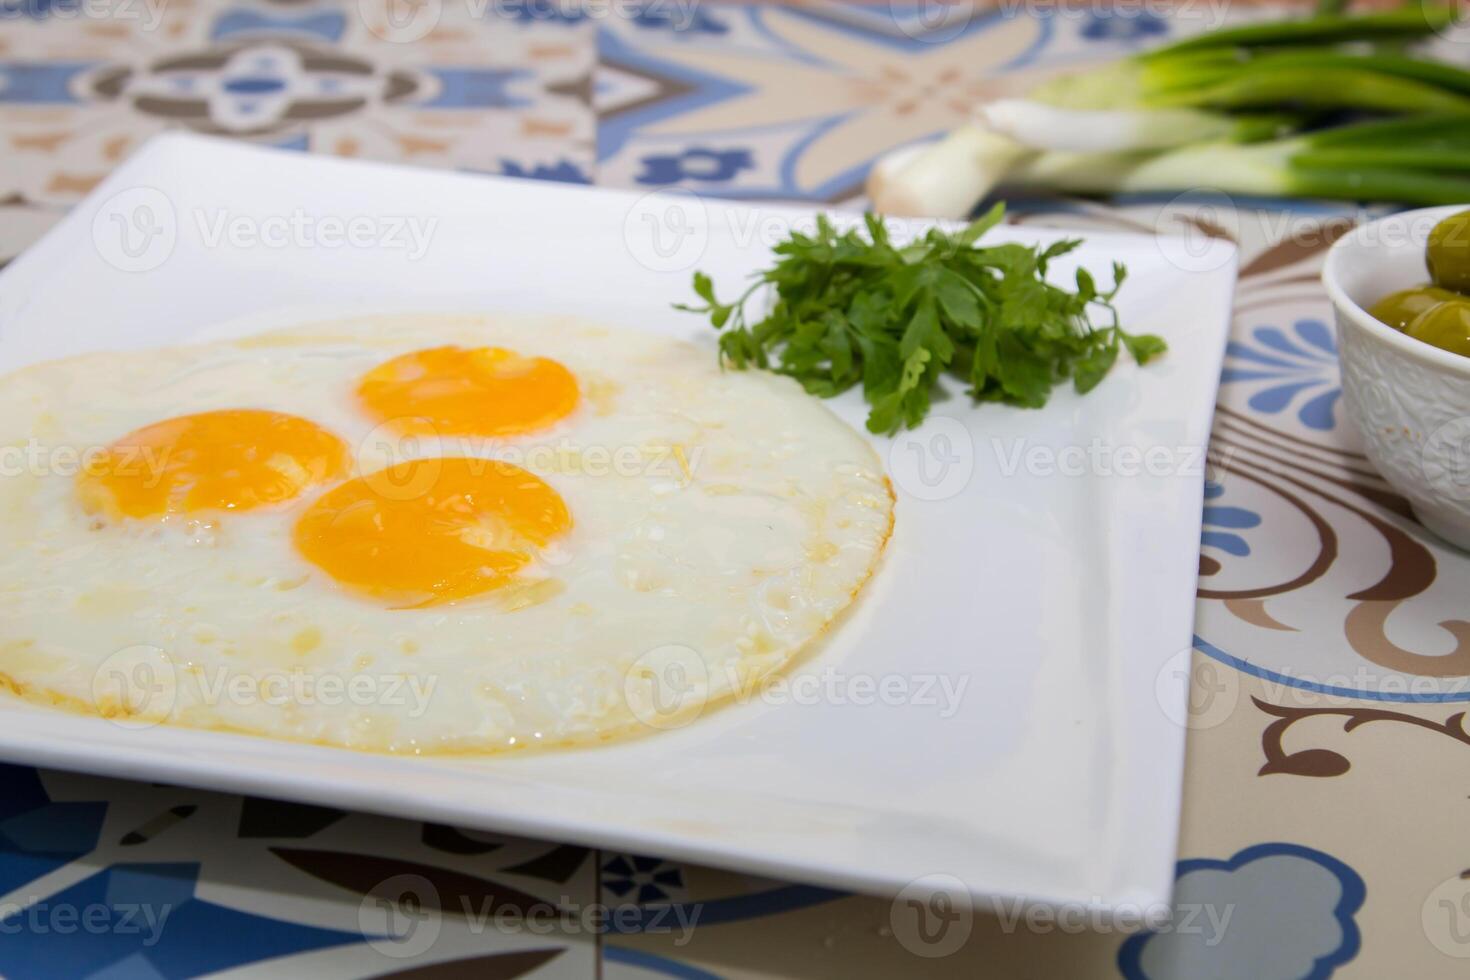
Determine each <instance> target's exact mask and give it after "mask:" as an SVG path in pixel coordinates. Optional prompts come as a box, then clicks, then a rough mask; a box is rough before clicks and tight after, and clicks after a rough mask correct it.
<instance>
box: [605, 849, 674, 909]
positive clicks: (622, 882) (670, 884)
mask: <svg viewBox="0 0 1470 980" xmlns="http://www.w3.org/2000/svg"><path fill="white" fill-rule="evenodd" d="M602 875H603V878H602V887H603V888H604V889H606V890H607V891H608V892H610V893H612V894H613V895H616V896H617V897H618V898H630V899H632V900H633V901H634V902H636V903H638V904H639V905H644V904H647V903H649V902H663V901H668V900H669V898H670V897H671V891H673V890H676V889H682V888H683V887H684V873H683V872H682V871H680V870H679V868H678V866H677V865H673V864H669V863H667V862H665V861H663V860H662V859H660V858H651V857H638V856H636V855H632V854H619V855H616V856H614V857H613V858H612V860H610V861H608V862H607V863H605V864H604V865H603V866H602Z"/></svg>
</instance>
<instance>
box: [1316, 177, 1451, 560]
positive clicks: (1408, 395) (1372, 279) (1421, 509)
mask: <svg viewBox="0 0 1470 980" xmlns="http://www.w3.org/2000/svg"><path fill="white" fill-rule="evenodd" d="M1461 215H1467V216H1470V212H1467V211H1466V206H1465V205H1459V206H1455V207H1442V208H1424V209H1420V210H1416V211H1405V212H1402V213H1400V214H1395V215H1390V216H1388V217H1386V218H1380V219H1379V220H1377V221H1373V222H1369V223H1368V224H1364V225H1361V226H1359V227H1358V228H1356V229H1354V230H1353V231H1351V232H1349V233H1348V234H1346V235H1344V236H1343V237H1342V238H1340V239H1338V241H1337V242H1336V243H1335V244H1334V245H1333V246H1332V249H1331V251H1329V252H1328V255H1327V262H1326V264H1325V266H1324V268H1323V272H1322V281H1323V284H1324V285H1325V286H1326V288H1327V293H1328V295H1329V297H1331V299H1332V305H1333V308H1334V310H1335V312H1336V319H1337V343H1338V359H1339V362H1340V364H1341V367H1342V387H1343V407H1344V410H1345V415H1346V417H1347V418H1348V420H1349V421H1350V422H1351V423H1352V424H1353V425H1354V426H1355V427H1356V428H1357V430H1358V432H1359V433H1360V434H1361V436H1362V441H1363V450H1364V452H1365V453H1366V454H1367V456H1368V459H1369V461H1370V462H1372V464H1373V465H1374V466H1375V467H1376V468H1377V469H1378V472H1380V473H1381V474H1383V477H1384V479H1386V480H1387V481H1388V482H1389V483H1390V484H1392V485H1393V487H1394V489H1396V490H1397V491H1398V492H1399V493H1401V494H1402V495H1403V496H1404V497H1405V499H1407V500H1408V502H1409V505H1410V506H1411V507H1412V508H1413V509H1414V513H1415V515H1416V516H1417V517H1418V518H1419V520H1420V522H1421V523H1423V524H1424V526H1425V527H1427V528H1428V529H1429V530H1431V531H1433V532H1434V533H1435V534H1437V535H1439V536H1440V537H1441V538H1444V539H1445V540H1446V541H1449V542H1451V543H1453V544H1456V545H1458V546H1460V547H1461V548H1465V549H1467V550H1470V356H1466V354H1465V353H1458V352H1457V350H1458V348H1457V347H1456V344H1457V343H1459V342H1460V341H1461V340H1463V339H1464V335H1463V334H1457V333H1456V331H1457V329H1459V327H1460V326H1462V325H1463V324H1465V323H1467V322H1470V297H1465V296H1461V295H1459V294H1458V292H1457V291H1456V290H1453V289H1446V288H1445V286H1446V284H1447V283H1457V282H1458V280H1457V279H1455V278H1454V277H1453V276H1452V275H1450V271H1449V270H1450V269H1451V267H1452V266H1453V265H1454V261H1455V260H1454V258H1453V255H1454V254H1456V253H1452V252H1449V251H1445V250H1444V249H1440V250H1438V251H1437V252H1436V256H1437V261H1436V262H1435V273H1434V274H1435V275H1437V276H1440V277H1442V278H1437V279H1436V280H1435V281H1433V282H1432V283H1431V284H1430V285H1429V287H1428V288H1426V287H1425V286H1424V283H1425V280H1426V278H1427V275H1426V274H1427V273H1428V263H1429V260H1428V257H1427V254H1426V251H1427V246H1428V245H1429V242H1430V241H1431V239H1435V240H1437V241H1439V242H1440V243H1441V244H1444V243H1445V242H1446V241H1449V243H1450V245H1452V246H1453V245H1454V242H1453V240H1452V238H1453V236H1448V235H1443V234H1442V235H1440V236H1435V235H1433V232H1434V230H1435V229H1437V228H1439V227H1440V226H1441V224H1442V223H1443V222H1444V221H1445V219H1447V218H1453V219H1455V220H1456V221H1458V220H1460V216H1461ZM1451 227H1452V226H1451ZM1467 241H1470V240H1467ZM1446 260H1449V264H1448V265H1447V264H1446ZM1466 271H1467V272H1470V268H1467V270H1466ZM1406 291H1407V292H1406ZM1370 311H1372V312H1370ZM1375 314H1377V315H1375Z"/></svg>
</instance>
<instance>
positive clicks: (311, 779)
mask: <svg viewBox="0 0 1470 980" xmlns="http://www.w3.org/2000/svg"><path fill="white" fill-rule="evenodd" d="M811 217H812V216H811V214H810V213H809V212H806V211H797V210H789V209H783V208H768V207H754V208H753V207H748V206H743V205H733V204H725V203H721V202H718V201H711V200H706V201H701V200H699V199H696V198H694V197H692V196H689V195H682V196H681V195H671V196H653V197H648V196H645V197H641V198H640V197H638V196H636V195H632V194H624V193H617V192H612V191H603V190H591V189H586V188H579V187H570V186H563V185H557V184H550V183H537V182H529V181H514V180H504V179H494V178H486V177H478V176H466V175H456V174H446V173H435V172H430V171H423V170H413V169H406V168H395V167H389V166H382V165H375V164H364V163H356V162H347V161H342V160H336V159H328V158H323V157H309V156H302V155H297V154H294V153H282V152H276V151H269V150H260V149H253V148H246V147H241V146H238V145H234V144H230V143H225V142H216V141H211V140H205V139H200V138H196V137H183V136H167V137H162V138H159V139H157V140H155V141H153V142H152V143H150V144H148V146H147V147H145V148H144V149H143V150H142V151H141V152H139V153H138V154H137V155H136V156H134V157H133V158H132V159H131V160H129V161H128V162H126V163H125V164H124V165H123V166H122V167H120V168H119V169H118V170H117V171H116V172H115V173H114V174H113V175H112V176H111V177H110V178H109V179H108V180H107V181H106V182H104V183H103V184H102V185H101V186H100V187H99V188H98V189H97V190H96V191H95V192H94V193H93V194H92V195H91V196H90V197H88V198H87V199H86V201H84V202H83V203H81V204H80V205H78V206H77V207H76V209H75V210H74V211H72V213H71V214H70V215H69V216H68V217H67V218H66V219H65V220H64V221H63V222H62V223H61V224H60V225H59V226H58V227H57V228H56V229H55V230H54V231H52V233H51V234H50V235H48V236H47V237H46V238H45V239H44V240H43V241H41V242H40V243H39V244H37V245H36V246H35V247H34V248H32V249H31V250H30V251H29V252H28V253H27V254H25V255H23V256H22V257H21V258H20V259H19V260H17V261H16V262H15V263H14V264H13V265H12V266H11V267H10V268H9V269H7V270H6V271H5V272H4V274H3V275H0V368H3V369H5V370H10V369H13V368H16V367H19V366H22V365H24V364H29V363H33V362H36V361H40V360H46V359H50V358H55V357H62V356H66V355H69V354H74V353H79V352H83V351H92V350H99V349H116V348H136V347H147V346H155V345H161V344H169V343H177V342H181V341H186V340H191V339H198V338H200V337H202V336H205V335H206V334H213V333H217V332H218V331H217V330H214V329H205V328H207V327H210V325H214V324H218V323H220V322H221V321H229V320H235V321H237V322H236V323H235V324H234V325H233V326H232V327H230V328H228V330H229V331H237V330H240V329H246V328H249V329H254V328H262V327H268V326H286V325H290V324H291V323H294V322H300V321H302V320H304V319H310V318H313V317H317V316H320V317H330V316H336V315H340V314H344V313H352V312H361V311H362V310H364V309H392V310H403V309H405V308H419V309H443V308H446V307H449V308H455V309H460V310H465V309H480V310H496V309H513V310H521V311H544V312H552V313H578V314H583V315H590V316H593V317H595V318H598V319H601V320H604V321H608V322H612V323H622V324H626V325H629V326H633V327H637V328H641V329H648V330H656V331H660V332H663V333H668V334H672V335H678V336H686V337H693V338H695V339H697V340H698V341H699V342H701V343H703V344H706V345H707V346H709V348H710V356H711V357H714V356H715V353H714V340H715V335H714V332H713V331H712V330H711V329H710V328H709V326H708V325H707V323H705V322H704V321H702V320H700V319H698V318H696V317H694V316H691V315H689V314H684V313H678V312H675V311H673V310H672V309H671V308H670V304H671V303H672V302H675V301H682V300H686V299H688V298H690V289H689V274H690V271H691V270H692V269H693V268H695V267H698V268H702V269H706V270H708V271H710V272H711V273H712V274H713V275H714V277H715V280H716V283H717V286H719V287H720V288H721V291H722V292H723V293H727V294H728V293H732V292H733V291H734V289H735V288H736V287H737V286H738V285H739V283H740V282H741V280H743V279H744V278H745V277H746V276H747V275H749V273H750V272H752V271H753V270H754V269H756V268H758V267H760V266H762V265H764V264H765V263H767V262H768V261H769V258H770V254H769V251H768V246H769V243H770V241H771V240H772V239H771V238H770V237H769V236H770V235H771V234H773V233H776V234H777V235H778V236H779V235H780V234H783V233H784V231H785V230H786V229H787V228H789V227H790V226H791V224H792V223H793V222H797V223H802V222H806V223H809V222H810V221H811ZM241 229H244V230H243V231H242V230H241ZM354 229H356V230H355V231H354ZM415 229H417V230H415ZM993 234H994V239H995V240H1002V239H1008V238H1009V239H1016V240H1023V241H1050V240H1054V239H1055V238H1057V237H1060V236H1059V235H1058V234H1057V233H1055V232H1049V231H1041V230H1034V229H1024V228H1005V229H1001V230H998V231H997V232H995V233H993ZM1086 237H1087V242H1086V244H1085V245H1084V246H1083V247H1082V248H1081V249H1080V250H1079V251H1078V252H1076V253H1074V255H1073V256H1069V257H1068V261H1066V262H1058V263H1057V265H1056V269H1055V272H1056V275H1057V276H1058V277H1059V281H1060V279H1062V278H1067V279H1070V277H1071V273H1072V266H1073V265H1074V264H1075V263H1074V262H1073V261H1072V260H1074V259H1075V261H1076V262H1078V263H1080V264H1082V265H1085V266H1087V267H1089V268H1091V269H1093V270H1095V271H1097V272H1098V273H1099V275H1100V278H1101V279H1103V280H1106V279H1107V277H1108V275H1109V272H1108V270H1109V267H1110V264H1111V263H1112V261H1114V260H1119V261H1122V262H1124V263H1125V264H1126V265H1127V266H1128V270H1129V281H1128V284H1127V285H1126V286H1125V288H1124V290H1123V293H1122V297H1121V300H1120V303H1119V306H1120V309H1121V311H1122V314H1123V318H1124V322H1125V323H1126V324H1128V325H1129V326H1130V327H1131V328H1132V329H1134V330H1136V331H1152V332H1156V333H1159V334H1162V335H1163V336H1164V337H1165V338H1166V339H1167V340H1168V342H1169V344H1170V352H1169V354H1168V355H1167V356H1166V357H1164V358H1163V359H1161V360H1160V361H1158V362H1157V363H1156V364H1152V365H1149V366H1148V367H1146V368H1142V369H1140V368H1137V367H1135V366H1134V365H1133V364H1131V363H1122V362H1120V363H1119V364H1118V365H1117V366H1116V367H1115V368H1114V370H1113V371H1112V373H1111V374H1110V375H1109V376H1108V378H1107V379H1106V380H1105V381H1104V382H1103V384H1102V385H1101V386H1100V387H1098V388H1097V389H1096V390H1095V391H1093V392H1092V393H1091V394H1090V395H1087V396H1085V397H1079V396H1077V395H1076V394H1074V393H1073V392H1072V391H1071V390H1070V388H1069V387H1063V388H1059V389H1058V390H1057V392H1056V394H1055V396H1054V397H1053V399H1052V401H1051V403H1050V404H1049V405H1048V406H1047V407H1046V408H1045V409H1043V410H1039V411H1025V410H1019V409H1012V408H1007V407H1003V406H997V405H987V406H982V407H975V406H972V405H971V404H970V403H969V401H968V400H967V399H965V398H963V397H955V398H950V399H948V400H945V401H943V402H940V403H937V404H936V408H935V414H934V416H933V417H931V419H930V421H928V422H927V423H926V424H925V426H924V427H923V428H922V429H920V430H918V431H917V432H916V433H913V434H910V435H908V436H905V437H903V438H900V439H896V440H889V439H886V438H877V439H875V440H874V442H875V445H876V447H877V449H878V451H879V452H880V454H882V455H883V456H884V458H885V459H886V460H888V463H889V468H890V471H891V473H892V475H893V478H894V482H895V485H896V487H897V489H898V493H899V498H900V499H899V503H898V512H897V525H896V531H895V534H894V537H893V540H892V542H891V544H890V546H889V552H888V554H887V556H886V558H885V561H884V563H883V566H882V567H881V569H880V571H879V573H878V574H877V575H876V576H875V577H874V579H873V581H872V582H871V583H870V584H869V586H868V587H867V588H866V589H865V591H864V592H863V593H862V594H861V595H860V597H859V599H860V601H859V603H858V608H857V610H856V613H855V614H854V615H851V616H849V617H847V618H846V620H845V621H844V622H843V623H842V624H841V626H840V627H839V628H838V629H837V630H836V631H835V632H834V634H833V635H832V636H830V637H829V638H828V640H827V641H826V642H825V643H824V644H823V645H822V646H821V648H820V649H819V650H817V651H815V652H814V653H813V654H811V655H810V656H807V657H806V658H805V659H804V660H803V661H802V662H801V663H799V664H798V665H797V666H796V667H795V668H793V670H792V671H791V672H790V676H792V677H793V678H808V679H809V681H808V682H807V683H806V684H805V685H804V686H802V689H804V690H807V691H811V690H817V691H819V692H821V693H819V694H818V695H817V696H816V697H811V696H802V695H798V694H796V693H795V691H796V690H797V687H798V686H797V685H794V686H793V688H792V690H791V691H788V692H787V693H785V694H773V695H772V696H770V697H767V698H762V699H758V700H753V701H750V702H748V703H745V704H736V705H732V706H730V707H727V708H724V709H721V710H719V711H714V712H712V713H710V714H708V715H707V716H706V717H703V718H701V719H699V720H698V721H697V722H696V723H694V724H692V725H689V726H688V727H686V728H683V729H680V730H678V731H673V732H668V733H663V734H659V735H655V736H653V737H649V738H645V739H640V740H636V741H632V742H627V743H624V744H620V745H613V746H610V747H607V748H600V749H591V750H577V751H561V752H553V753H542V754H521V755H512V756H502V757H490V758H486V759H483V760H479V761H474V760H469V761H465V760H451V759H415V758H402V757H382V756H376V755H369V754H359V753H353V752H349V751H342V750H335V749H329V748H322V747H316V746H309V745H300V744H293V743H288V742H279V741H272V740H268V739H262V738H251V737H247V736H236V735H228V734H220V733H213V732H203V731H192V730H187V729H182V728H169V727H163V728H154V729H149V730H137V731H124V730H121V729H119V728H118V727H116V726H114V725H113V724H111V723H109V722H106V721H103V720H100V719H93V718H86V717H79V716H75V715H72V714H68V713H64V712H60V711H52V710H47V709H42V708H35V707H31V706H28V705H25V704H22V703H19V702H15V701H11V700H6V701H4V702H0V756H3V757H5V758H8V759H11V760H15V761H21V762H26V763H31V764H35V765H41V766H53V767H59V768H69V769H79V770H84V771H88V772H93V773H99V774H105V775H112V776H121V777H125V778H133V779H151V780H160V781H170V782H179V783H188V784H196V785H199V786H205V787H210V788H215V789H222V790H236V791H241V792H249V793H257V794H263V795H268V796H276V797H283V798H292V799H298V800H302V801H309V802H316V803H322V804H330V805H335V806H345V807H352V808H357V809H362V810H372V811H379V812H384V813H391V814H396V815H401V816H406V817H416V818H423V819H432V820H439V821H445V822H451V823H456V824H460V825H464V826H477V827H482V828H486V829H497V830H502V831H507V832H512V833H522V834H528V835H532V836H538V837H550V838H557V839H562V840H567V841H573V842H581V843H587V844H600V845H605V846H613V847H620V848H625V849H628V850H632V851H636V852H648V853H656V854H663V855H668V856H671V857H679V858H685V859H689V860H694V861H701V862H706V863H709V864H715V865H724V866H729V867H736V868H741V869H746V870H750V871H754V872H758V873H765V874H770V875H777V876H782V877H787V878H795V879H801V880H806V881H811V882H818V883H823V884H831V885H835V886H838V887H851V888H856V889H860V890H866V891H874V892H886V893H890V894H891V893H894V892H896V891H898V890H900V889H901V888H903V887H904V886H905V885H906V884H907V883H909V882H910V881H912V880H914V879H916V878H920V877H923V876H927V875H932V874H943V875H951V876H954V877H955V878H958V879H959V880H960V881H961V882H963V884H964V885H965V886H966V887H967V888H968V889H970V890H971V891H972V892H973V893H975V894H977V895H985V896H1001V897H1011V896H1024V897H1027V898H1031V899H1035V900H1038V901H1043V902H1085V903H1087V904H1089V905H1096V906H1119V905H1129V906H1132V905H1135V904H1139V905H1152V904H1153V903H1158V902H1162V901H1167V900H1168V896H1169V893H1170V886H1171V882H1172V880H1173V861H1174V848H1175V839H1176V833H1177V821H1178V810H1179V796H1180V776H1181V766H1182V760H1183V749H1184V733H1185V729H1184V727H1183V725H1182V723H1181V722H1182V719H1183V718H1184V716H1185V689H1184V686H1183V683H1182V670H1181V665H1187V663H1188V661H1187V659H1184V658H1187V656H1188V650H1189V647H1190V645H1191V627H1192V620H1193V612H1194V589H1195V576H1196V567H1197V566H1196V562H1197V556H1198V545H1199V533H1200V498H1201V481H1202V474H1203V462H1202V457H1203V450H1204V446H1205V443H1206V439H1207V435H1208V431H1209V422H1210V415H1211V411H1212V407H1213V404H1214V395H1215V387H1216V379H1217V377H1218V374H1219V367H1220V359H1221V355H1222V350H1223V346H1224V342H1225V336H1226V329H1227V321H1228V319H1229V304H1230V294H1231V289H1232V286H1233V282H1234V256H1233V254H1230V253H1227V254H1224V255H1223V257H1222V258H1221V260H1220V261H1219V262H1211V263H1204V264H1211V265H1214V266H1216V268H1214V269H1212V270H1209V271H1193V272H1187V271H1183V270H1181V269H1180V268H1179V265H1180V263H1178V262H1171V261H1170V258H1169V257H1170V255H1171V254H1175V253H1178V254H1183V253H1182V252H1180V251H1179V249H1177V248H1174V247H1173V246H1170V245H1167V244H1166V245H1161V244H1160V242H1159V241H1157V240H1155V239H1152V238H1145V237H1131V236H1119V235H1105V234H1088V235H1087V236H1086ZM343 239H346V240H345V241H344V240H343ZM987 240H990V239H987ZM334 243H335V244H334ZM283 310H286V311H287V312H283ZM241 317H244V318H246V319H245V320H244V321H243V322H244V323H245V324H246V325H247V326H246V327H242V326H241V322H242V321H240V319H239V318H241ZM1122 361H1123V362H1126V361H1127V358H1126V357H1125V358H1123V359H1122ZM831 404H832V406H833V408H834V410H835V411H837V412H838V414H840V415H841V416H842V417H843V418H845V419H847V420H848V421H849V422H850V423H852V424H853V425H854V426H855V427H857V428H859V429H861V427H862V421H863V418H864V416H865V407H864V406H863V404H862V402H861V399H860V397H859V396H858V395H856V394H855V393H854V394H852V395H851V396H850V397H843V398H840V399H837V400H835V401H834V402H832V403H831ZM946 467H947V468H946ZM931 498H932V499H931ZM813 678H814V679H816V680H817V681H818V682H819V683H815V684H813V683H810V679H813ZM834 678H835V681H833V680H829V679H834ZM888 678H897V679H898V680H893V681H889V682H888V685H889V686H888V687H887V688H886V690H887V691H888V693H887V694H886V695H885V694H884V693H882V692H883V691H884V690H885V688H884V686H883V685H884V682H885V679H888ZM946 684H947V685H948V687H947V688H946V686H945V685H946ZM869 685H871V687H870V686H869ZM962 685H963V687H961V686H962ZM961 690H962V693H961V694H959V695H958V696H956V692H960V691H961ZM834 691H835V693H833V692H834Z"/></svg>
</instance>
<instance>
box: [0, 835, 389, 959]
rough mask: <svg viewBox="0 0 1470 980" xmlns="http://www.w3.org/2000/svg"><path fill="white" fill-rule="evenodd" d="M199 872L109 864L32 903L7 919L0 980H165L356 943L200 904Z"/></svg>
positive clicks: (357, 936)
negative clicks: (97, 979) (88, 979)
mask: <svg viewBox="0 0 1470 980" xmlns="http://www.w3.org/2000/svg"><path fill="white" fill-rule="evenodd" d="M198 875H199V865H198V864H197V863H193V862H181V863H170V864H117V865H113V866H112V867H110V868H107V869H105V870H102V871H99V872H97V873H96V874H94V875H92V876H90V877H88V878H85V879H83V880H82V881H80V882H78V883H77V884H75V885H72V886H71V887H70V888H67V889H65V890H64V891H61V892H58V893H56V894H54V895H50V896H47V897H45V898H42V899H39V900H38V901H36V902H34V903H32V904H31V905H29V906H28V907H27V908H25V909H22V910H20V911H19V912H17V913H15V914H14V915H13V916H12V917H11V918H10V919H8V920H7V923H6V925H7V930H6V931H7V935H6V936H5V939H4V942H3V943H0V974H3V975H4V976H6V977H10V978H12V980H21V978H29V977H38V978H39V977H57V976H67V977H80V976H99V975H105V972H104V971H110V973H111V975H113V976H127V977H161V978H168V980H173V978H176V977H177V978H184V977H195V976H200V975H203V974H206V973H213V972H215V971H218V970H225V969H229V968H231V967H237V966H242V965H244V964H247V963H255V962H258V961H260V960H267V959H271V958H273V957H277V956H286V955H290V954H294V953H303V952H308V951H311V950H318V949H325V948H328V947H333V946H343V945H351V944H357V943H361V942H363V941H364V937H363V935H362V934H361V933H358V932H345V931H339V930H334V929H322V928H318V927H316V926H307V925H298V924H296V923H293V922H288V921H283V920H278V919H272V918H268V917H265V916H260V915H254V914H252V913H249V912H242V911H239V910H236V909H232V908H227V907H226V906H223V905H217V904H215V903H213V902H209V901H206V900H203V899H200V898H198V897H197V896H196V895H195V888H196V884H197V881H198Z"/></svg>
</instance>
